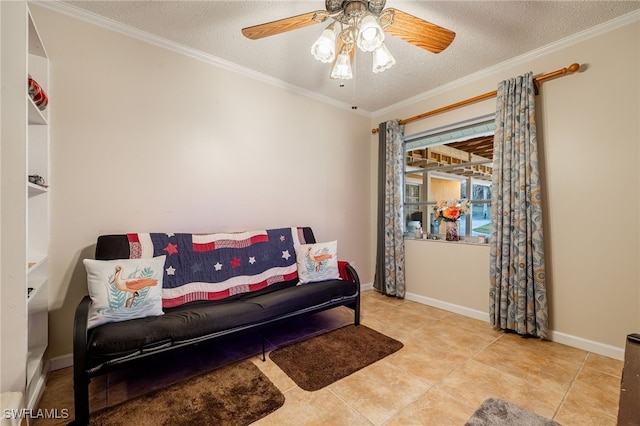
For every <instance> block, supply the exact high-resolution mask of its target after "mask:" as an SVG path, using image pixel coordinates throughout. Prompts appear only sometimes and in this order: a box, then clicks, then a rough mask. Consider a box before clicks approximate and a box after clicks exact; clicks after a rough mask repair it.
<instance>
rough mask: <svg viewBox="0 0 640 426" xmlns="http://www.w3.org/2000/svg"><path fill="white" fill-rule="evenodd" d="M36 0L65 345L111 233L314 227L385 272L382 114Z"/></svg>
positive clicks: (59, 337) (57, 304)
mask: <svg viewBox="0 0 640 426" xmlns="http://www.w3.org/2000/svg"><path fill="white" fill-rule="evenodd" d="M34 9H35V10H34V15H35V19H36V21H37V23H38V27H39V29H40V33H41V36H42V38H43V39H44V40H46V44H47V52H48V54H49V56H50V58H51V89H50V102H51V106H52V109H51V111H52V117H51V144H52V147H51V155H52V162H51V170H52V173H51V197H52V206H51V207H52V217H51V229H52V235H51V241H52V244H51V252H52V254H51V261H50V262H51V271H52V279H51V287H50V294H51V301H50V309H51V312H50V324H51V326H50V339H49V341H50V349H49V355H50V356H51V357H56V356H60V355H64V354H68V353H71V351H72V338H71V335H72V327H73V314H74V310H75V307H76V305H77V304H78V302H79V301H80V299H81V298H82V297H83V296H84V295H85V294H86V293H87V289H86V279H85V270H84V267H83V266H82V264H81V260H82V258H85V257H92V256H93V250H94V249H95V246H94V244H95V241H96V237H97V236H98V235H100V234H106V233H126V232H165V231H172V232H216V231H238V230H250V229H263V228H274V227H286V226H311V227H312V228H313V229H314V231H315V234H316V239H317V240H319V241H326V240H330V239H337V240H338V252H339V257H341V258H343V259H345V260H350V261H355V265H356V268H357V269H358V271H359V272H361V278H362V281H363V282H365V283H366V282H370V281H371V277H370V273H369V271H371V270H372V267H371V265H370V258H369V257H368V251H367V248H368V247H370V234H369V228H370V223H369V222H368V220H369V214H368V213H369V212H368V204H369V199H370V193H369V188H370V187H369V179H370V166H369V158H368V156H367V155H366V153H367V152H368V150H369V145H370V140H369V134H368V131H369V125H370V121H369V118H366V117H363V116H360V115H357V114H355V113H352V112H351V111H347V110H343V109H340V108H337V107H334V106H330V105H327V104H324V103H322V102H318V101H316V100H312V99H310V98H307V97H304V96H300V95H298V94H295V93H292V92H289V91H285V90H283V89H281V88H277V87H274V86H271V85H268V84H265V83H261V82H257V81H255V80H251V79H248V78H245V77H243V76H241V75H239V74H235V73H232V72H230V71H226V70H222V69H220V68H218V67H216V66H213V65H211V64H209V63H205V62H202V61H199V60H196V59H193V58H190V57H186V56H183V55H180V54H177V53H175V52H171V51H168V50H165V49H162V48H160V47H157V46H154V45H150V44H147V43H145V42H142V41H139V40H136V39H132V38H130V37H127V36H124V35H122V34H119V33H116V32H113V31H110V30H107V29H104V28H101V27H98V26H94V25H91V24H88V23H86V22H83V21H80V20H76V19H74V18H71V17H68V16H65V15H62V14H58V13H56V12H53V11H51V10H49V9H42V8H35V7H34ZM54 105H55V106H54ZM327 123H330V124H331V126H330V127H328V126H327Z"/></svg>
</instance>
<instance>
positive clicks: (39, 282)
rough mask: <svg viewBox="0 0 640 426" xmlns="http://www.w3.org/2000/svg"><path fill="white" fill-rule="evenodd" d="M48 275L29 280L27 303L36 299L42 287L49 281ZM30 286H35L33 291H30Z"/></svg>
mask: <svg viewBox="0 0 640 426" xmlns="http://www.w3.org/2000/svg"><path fill="white" fill-rule="evenodd" d="M47 281H48V279H47V277H40V278H39V279H30V280H29V281H28V285H29V287H28V288H27V303H31V301H32V300H35V298H36V296H37V295H38V293H39V292H40V289H42V288H44V287H45V284H46V283H47ZM29 288H33V290H32V291H31V293H29Z"/></svg>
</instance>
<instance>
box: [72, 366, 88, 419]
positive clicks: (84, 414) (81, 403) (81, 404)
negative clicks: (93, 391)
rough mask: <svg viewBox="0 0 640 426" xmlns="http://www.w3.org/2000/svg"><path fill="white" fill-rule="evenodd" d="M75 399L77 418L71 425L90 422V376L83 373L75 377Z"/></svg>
mask: <svg viewBox="0 0 640 426" xmlns="http://www.w3.org/2000/svg"><path fill="white" fill-rule="evenodd" d="M73 400H74V410H75V419H74V420H73V421H72V422H71V423H69V425H73V426H79V425H88V424H89V376H87V375H84V374H83V375H81V376H80V377H74V379H73Z"/></svg>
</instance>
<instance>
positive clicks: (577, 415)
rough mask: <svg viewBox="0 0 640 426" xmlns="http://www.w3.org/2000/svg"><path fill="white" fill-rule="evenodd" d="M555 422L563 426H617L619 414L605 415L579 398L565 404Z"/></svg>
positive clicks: (569, 400) (568, 400) (566, 401)
mask: <svg viewBox="0 0 640 426" xmlns="http://www.w3.org/2000/svg"><path fill="white" fill-rule="evenodd" d="M553 420H555V421H556V422H558V423H560V424H561V425H562V426H616V424H617V414H616V415H615V416H611V415H609V414H605V413H603V412H602V411H599V410H597V409H594V408H592V407H591V406H589V405H584V404H582V403H581V401H580V400H579V399H577V398H570V399H567V400H565V401H564V402H563V404H562V406H561V407H560V409H559V410H558V413H557V414H556V416H555V417H554V418H553Z"/></svg>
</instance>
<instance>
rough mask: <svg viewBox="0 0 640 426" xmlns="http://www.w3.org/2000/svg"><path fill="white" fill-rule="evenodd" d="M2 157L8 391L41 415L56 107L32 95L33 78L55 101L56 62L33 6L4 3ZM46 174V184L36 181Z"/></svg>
mask: <svg viewBox="0 0 640 426" xmlns="http://www.w3.org/2000/svg"><path fill="white" fill-rule="evenodd" d="M0 7H1V8H2V9H1V13H0V18H1V19H2V25H1V26H0V29H1V31H2V32H1V35H0V41H1V43H2V49H0V52H1V54H2V62H1V63H2V69H1V73H0V77H1V78H2V99H1V101H2V108H1V109H0V111H1V113H2V115H1V117H2V118H1V124H2V158H1V159H0V161H1V163H0V171H1V176H2V190H1V191H2V192H0V194H1V197H2V199H1V201H2V202H1V203H0V208H1V210H0V212H1V214H0V231H1V232H0V243H1V246H0V276H1V278H2V280H1V281H0V285H1V286H2V300H1V303H2V309H1V310H0V312H1V314H2V326H1V330H2V334H1V335H0V343H1V345H2V360H1V361H2V365H1V367H0V370H1V371H0V374H1V379H2V380H1V381H0V384H1V385H2V389H0V391H2V392H20V393H22V394H23V395H24V402H25V404H26V407H25V408H32V409H33V408H35V405H36V404H37V402H38V399H39V398H40V395H41V393H42V391H43V389H44V379H45V373H46V372H45V371H44V364H45V362H44V354H45V351H46V348H47V345H48V333H49V331H48V325H49V324H48V317H49V259H48V258H49V234H50V233H49V205H50V200H49V198H50V189H49V187H48V185H49V176H50V170H49V156H50V153H49V107H47V108H46V109H44V110H40V109H39V108H38V107H37V106H36V104H35V103H34V102H33V101H32V99H31V98H30V96H29V94H28V90H27V88H28V78H29V77H31V78H33V79H34V80H35V81H36V82H37V83H38V84H39V85H40V87H41V88H42V89H43V90H44V92H45V93H47V95H49V59H48V57H47V53H46V51H45V48H44V44H43V43H42V39H41V38H40V35H39V34H38V30H37V27H36V25H35V23H34V20H33V18H32V16H31V13H30V11H29V6H28V4H27V2H26V1H15V2H0ZM29 175H38V176H41V177H42V178H43V179H44V182H45V185H37V184H34V183H31V182H29V181H28V176H29Z"/></svg>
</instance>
